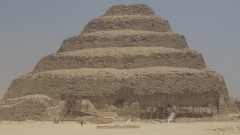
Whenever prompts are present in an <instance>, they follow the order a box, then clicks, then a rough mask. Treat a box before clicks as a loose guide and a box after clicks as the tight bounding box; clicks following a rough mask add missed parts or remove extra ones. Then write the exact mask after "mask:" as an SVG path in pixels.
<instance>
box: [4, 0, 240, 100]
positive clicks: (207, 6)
mask: <svg viewBox="0 0 240 135" xmlns="http://www.w3.org/2000/svg"><path fill="white" fill-rule="evenodd" d="M138 3H143V4H148V5H149V6H150V7H151V8H152V9H153V10H154V11H155V13H156V15H158V16H160V17H162V18H164V19H167V20H168V21H169V23H170V25H171V27H172V29H173V31H175V32H177V33H180V34H183V35H185V37H186V39H187V41H188V46H189V47H190V48H191V49H193V50H196V51H198V52H200V53H202V54H203V57H204V59H205V62H206V65H207V67H208V68H210V69H212V70H214V71H216V72H218V73H219V74H221V75H222V76H223V77H224V79H225V81H226V84H227V87H228V91H229V93H230V95H233V96H234V97H237V96H240V81H239V80H240V70H239V69H240V60H239V58H240V0H0V98H1V97H3V95H4V93H5V92H6V91H7V89H8V87H9V86H10V84H11V82H12V81H13V80H14V79H16V78H18V77H20V76H22V75H24V74H26V73H28V72H31V71H32V70H33V68H34V66H35V65H36V64H37V62H38V61H39V60H40V59H41V58H43V57H44V56H46V55H48V54H51V53H54V52H56V51H57V50H58V49H59V47H60V45H61V43H62V41H63V40H64V39H66V38H68V37H71V36H74V35H78V34H80V32H81V31H82V30H83V27H84V26H85V25H86V24H87V22H89V21H90V20H91V19H94V18H97V17H99V16H101V15H102V14H104V13H105V11H106V10H107V9H108V8H109V7H111V6H113V5H115V4H138Z"/></svg>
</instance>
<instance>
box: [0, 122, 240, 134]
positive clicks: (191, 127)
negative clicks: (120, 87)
mask: <svg viewBox="0 0 240 135" xmlns="http://www.w3.org/2000/svg"><path fill="white" fill-rule="evenodd" d="M103 125H106V126H115V125H118V126H126V125H135V126H139V128H125V129H97V126H103ZM0 135H240V122H196V123H156V122H152V123H144V122H131V123H125V122H114V123H112V124H88V123H87V124H84V125H83V127H81V124H80V123H77V122H64V123H63V124H62V123H59V124H54V123H53V122H33V121H29V122H9V121H8V122H5V121H2V122H1V123H0Z"/></svg>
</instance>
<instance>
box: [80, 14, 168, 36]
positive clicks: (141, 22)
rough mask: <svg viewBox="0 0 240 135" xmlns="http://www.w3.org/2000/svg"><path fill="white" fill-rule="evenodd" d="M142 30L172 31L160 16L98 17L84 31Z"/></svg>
mask: <svg viewBox="0 0 240 135" xmlns="http://www.w3.org/2000/svg"><path fill="white" fill-rule="evenodd" d="M124 29H130V30H140V31H156V32H171V31H172V30H171V28H170V25H169V23H168V21H167V20H164V19H161V18H160V17H146V18H145V17H141V18H138V17H137V18H135V17H132V18H128V17H126V18H107V19H105V18H104V17H103V18H98V19H93V20H91V21H90V22H88V24H87V25H86V26H85V27H84V29H83V32H82V33H89V32H95V31H108V30H124Z"/></svg>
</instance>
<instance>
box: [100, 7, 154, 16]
mask: <svg viewBox="0 0 240 135" xmlns="http://www.w3.org/2000/svg"><path fill="white" fill-rule="evenodd" d="M114 15H155V13H154V11H153V10H152V9H151V8H150V7H149V6H148V5H144V4H133V5H115V6H112V7H111V8H109V9H108V10H107V11H106V13H105V14H104V16H114Z"/></svg>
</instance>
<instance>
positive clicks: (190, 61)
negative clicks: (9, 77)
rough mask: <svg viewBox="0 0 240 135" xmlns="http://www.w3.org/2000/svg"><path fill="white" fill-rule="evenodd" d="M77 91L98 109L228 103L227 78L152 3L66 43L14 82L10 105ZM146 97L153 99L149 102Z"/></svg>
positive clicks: (119, 11)
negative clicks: (19, 99) (23, 98)
mask: <svg viewBox="0 0 240 135" xmlns="http://www.w3.org/2000/svg"><path fill="white" fill-rule="evenodd" d="M67 92H75V93H77V94H79V95H81V96H82V97H84V98H86V99H89V100H90V101H91V103H92V104H93V105H94V106H95V107H96V108H97V109H99V108H103V107H104V106H105V105H106V104H108V105H115V104H117V103H119V102H121V101H124V102H127V103H133V102H136V101H138V102H139V104H140V106H142V107H143V106H147V105H156V104H161V105H165V106H170V105H171V106H173V105H175V106H199V107H200V106H201V107H202V106H209V104H211V105H213V106H217V107H218V108H219V109H220V111H219V112H221V109H222V110H224V106H225V104H226V103H227V101H228V100H229V95H228V91H227V88H226V85H225V82H224V79H223V77H222V76H221V75H219V74H217V73H216V72H214V71H211V70H210V69H208V68H206V65H205V62H204V59H203V57H202V54H201V53H199V52H196V51H194V50H191V49H190V48H188V45H187V41H186V39H185V37H184V36H183V35H180V34H177V33H175V32H173V31H172V29H171V27H170V25H169V23H168V21H167V20H164V19H163V18H161V17H159V16H156V15H155V13H154V11H153V10H152V9H151V8H149V6H147V5H143V4H135V5H116V6H113V7H111V8H109V9H108V10H107V11H106V13H105V14H104V15H102V16H100V17H99V18H97V19H93V20H91V21H90V22H88V24H87V25H86V26H85V28H84V29H83V31H82V32H81V34H80V35H77V36H74V37H70V38H68V39H66V40H64V41H63V43H62V45H61V47H60V49H59V50H58V51H57V52H56V53H54V54H50V55H48V56H46V57H44V58H42V59H41V60H40V61H39V62H38V64H37V65H36V67H35V68H34V70H33V71H32V72H30V73H28V74H26V75H24V76H22V77H20V78H17V79H15V80H14V81H13V82H12V84H11V86H10V87H9V89H8V91H7V93H6V94H5V96H4V99H9V98H17V97H21V96H26V95H35V94H42V95H47V96H49V97H50V98H52V99H55V100H60V99H61V94H62V93H67ZM146 97H147V98H146Z"/></svg>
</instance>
